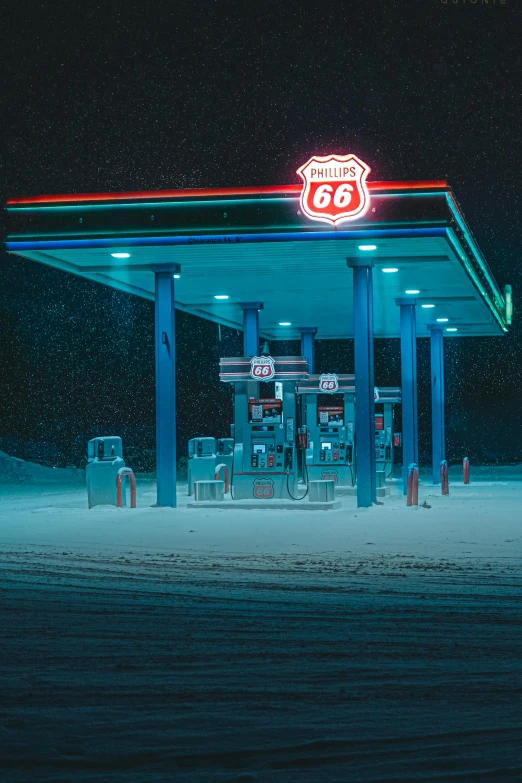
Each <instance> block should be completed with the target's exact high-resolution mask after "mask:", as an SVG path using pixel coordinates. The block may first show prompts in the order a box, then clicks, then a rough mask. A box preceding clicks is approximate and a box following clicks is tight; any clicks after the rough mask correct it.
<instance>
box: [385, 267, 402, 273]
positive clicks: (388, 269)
mask: <svg viewBox="0 0 522 783" xmlns="http://www.w3.org/2000/svg"><path fill="white" fill-rule="evenodd" d="M382 271H383V272H398V271H399V270H398V269H397V267H396V266H384V267H383V268H382Z"/></svg>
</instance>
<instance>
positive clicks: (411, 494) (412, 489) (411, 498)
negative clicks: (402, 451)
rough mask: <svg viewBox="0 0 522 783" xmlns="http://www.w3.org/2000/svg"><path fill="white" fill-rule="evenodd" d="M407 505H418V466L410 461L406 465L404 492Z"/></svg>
mask: <svg viewBox="0 0 522 783" xmlns="http://www.w3.org/2000/svg"><path fill="white" fill-rule="evenodd" d="M406 505H407V506H418V505H419V468H418V467H417V465H415V463H414V462H412V464H411V465H409V466H408V491H407V494H406Z"/></svg>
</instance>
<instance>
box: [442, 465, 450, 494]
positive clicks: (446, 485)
mask: <svg viewBox="0 0 522 783" xmlns="http://www.w3.org/2000/svg"><path fill="white" fill-rule="evenodd" d="M440 484H441V490H442V494H443V495H449V475H448V463H447V462H446V460H445V459H443V460H442V462H441V463H440Z"/></svg>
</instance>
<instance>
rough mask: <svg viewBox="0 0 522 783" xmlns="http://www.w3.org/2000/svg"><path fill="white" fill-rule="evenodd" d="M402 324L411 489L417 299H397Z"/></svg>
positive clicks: (415, 446)
mask: <svg viewBox="0 0 522 783" xmlns="http://www.w3.org/2000/svg"><path fill="white" fill-rule="evenodd" d="M395 303H396V304H398V305H399V307H400V313H401V315H400V318H401V321H400V324H401V385H402V479H403V491H404V494H406V492H407V486H408V465H410V464H411V463H412V462H415V463H416V464H418V461H419V436H418V415H417V325H416V307H417V302H416V300H415V299H413V300H412V299H396V300H395Z"/></svg>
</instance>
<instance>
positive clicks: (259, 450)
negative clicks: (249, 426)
mask: <svg viewBox="0 0 522 783" xmlns="http://www.w3.org/2000/svg"><path fill="white" fill-rule="evenodd" d="M252 451H253V453H254V454H265V453H266V445H265V444H264V443H254V444H253V446H252Z"/></svg>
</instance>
